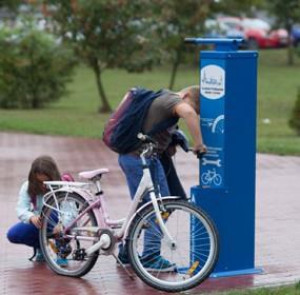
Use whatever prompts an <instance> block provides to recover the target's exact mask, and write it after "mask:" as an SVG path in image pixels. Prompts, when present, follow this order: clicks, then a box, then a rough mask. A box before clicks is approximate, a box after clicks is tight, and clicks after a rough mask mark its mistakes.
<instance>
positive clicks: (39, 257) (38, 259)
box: [35, 249, 45, 262]
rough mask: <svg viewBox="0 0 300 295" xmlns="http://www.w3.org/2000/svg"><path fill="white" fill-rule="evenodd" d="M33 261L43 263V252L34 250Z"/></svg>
mask: <svg viewBox="0 0 300 295" xmlns="http://www.w3.org/2000/svg"><path fill="white" fill-rule="evenodd" d="M35 261H36V262H45V257H44V255H43V252H42V250H41V249H37V250H36V256H35Z"/></svg>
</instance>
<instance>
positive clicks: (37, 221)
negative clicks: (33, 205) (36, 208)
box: [29, 215, 42, 229]
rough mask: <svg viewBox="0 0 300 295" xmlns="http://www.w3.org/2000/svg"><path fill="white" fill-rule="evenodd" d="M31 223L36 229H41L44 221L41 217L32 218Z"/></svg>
mask: <svg viewBox="0 0 300 295" xmlns="http://www.w3.org/2000/svg"><path fill="white" fill-rule="evenodd" d="M29 221H30V223H32V224H33V225H34V226H35V227H36V228H39V229H40V228H41V227H42V220H41V217H40V216H37V215H35V216H32V217H30V219H29Z"/></svg>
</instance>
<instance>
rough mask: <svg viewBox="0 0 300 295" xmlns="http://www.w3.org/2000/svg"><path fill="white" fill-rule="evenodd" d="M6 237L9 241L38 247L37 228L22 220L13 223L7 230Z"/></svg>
mask: <svg viewBox="0 0 300 295" xmlns="http://www.w3.org/2000/svg"><path fill="white" fill-rule="evenodd" d="M7 238H8V240H9V241H10V242H11V243H15V244H25V245H27V246H30V247H33V248H40V242H39V230H38V229H37V228H36V227H35V226H34V225H33V224H29V223H24V222H19V223H17V224H15V225H14V226H12V227H11V228H10V229H9V231H8V232H7Z"/></svg>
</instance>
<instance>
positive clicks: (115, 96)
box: [0, 50, 300, 155]
mask: <svg viewBox="0 0 300 295" xmlns="http://www.w3.org/2000/svg"><path fill="white" fill-rule="evenodd" d="M169 78H170V67H162V68H156V69H154V70H153V71H151V72H146V73H142V74H140V73H139V74H128V73H127V72H125V71H122V70H117V69H116V70H107V71H106V72H105V73H104V77H103V79H104V85H105V90H106V93H107V95H108V97H109V99H110V103H111V105H112V106H113V107H115V106H116V105H117V104H118V101H119V100H120V98H121V97H122V96H123V94H124V93H125V92H126V90H127V89H129V88H130V87H132V86H137V85H141V86H144V87H148V88H153V89H160V88H165V87H167V86H168V83H169ZM198 81H199V71H198V68H197V67H194V68H192V67H184V66H183V67H181V68H180V71H179V73H178V76H177V79H176V85H175V90H179V89H181V88H183V87H185V86H187V85H192V84H198ZM299 86H300V59H299V58H298V59H297V60H296V65H295V66H293V67H289V66H287V65H286V50H264V51H260V58H259V73H258V149H259V151H260V152H266V153H278V154H293V155H300V137H297V136H296V133H295V132H294V131H292V130H291V129H290V128H289V126H288V123H287V122H288V119H289V116H290V112H291V109H292V107H293V104H294V102H295V100H296V96H297V87H299ZM68 90H69V92H70V94H69V95H68V96H65V97H63V98H62V99H61V100H60V101H59V102H57V103H55V104H52V105H50V106H49V107H47V108H46V109H42V110H0V130H5V131H21V132H30V133H37V134H55V135H67V136H81V137H82V136H83V137H94V138H100V136H101V133H102V130H103V125H104V123H105V121H106V120H107V118H108V115H107V114H106V115H103V114H99V113H98V112H97V109H98V107H99V103H100V99H99V96H98V93H97V89H96V84H95V79H94V75H93V73H92V72H91V70H89V69H87V68H86V67H83V66H82V67H79V68H78V69H77V71H76V75H75V76H74V80H73V82H72V83H70V84H69V85H68ZM266 118H267V119H269V121H270V123H269V124H265V123H264V122H265V121H266V120H263V119H266Z"/></svg>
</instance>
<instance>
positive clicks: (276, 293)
mask: <svg viewBox="0 0 300 295" xmlns="http://www.w3.org/2000/svg"><path fill="white" fill-rule="evenodd" d="M217 294H218V295H300V283H297V284H295V285H290V286H281V287H276V288H259V289H253V290H238V291H231V292H222V293H217Z"/></svg>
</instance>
